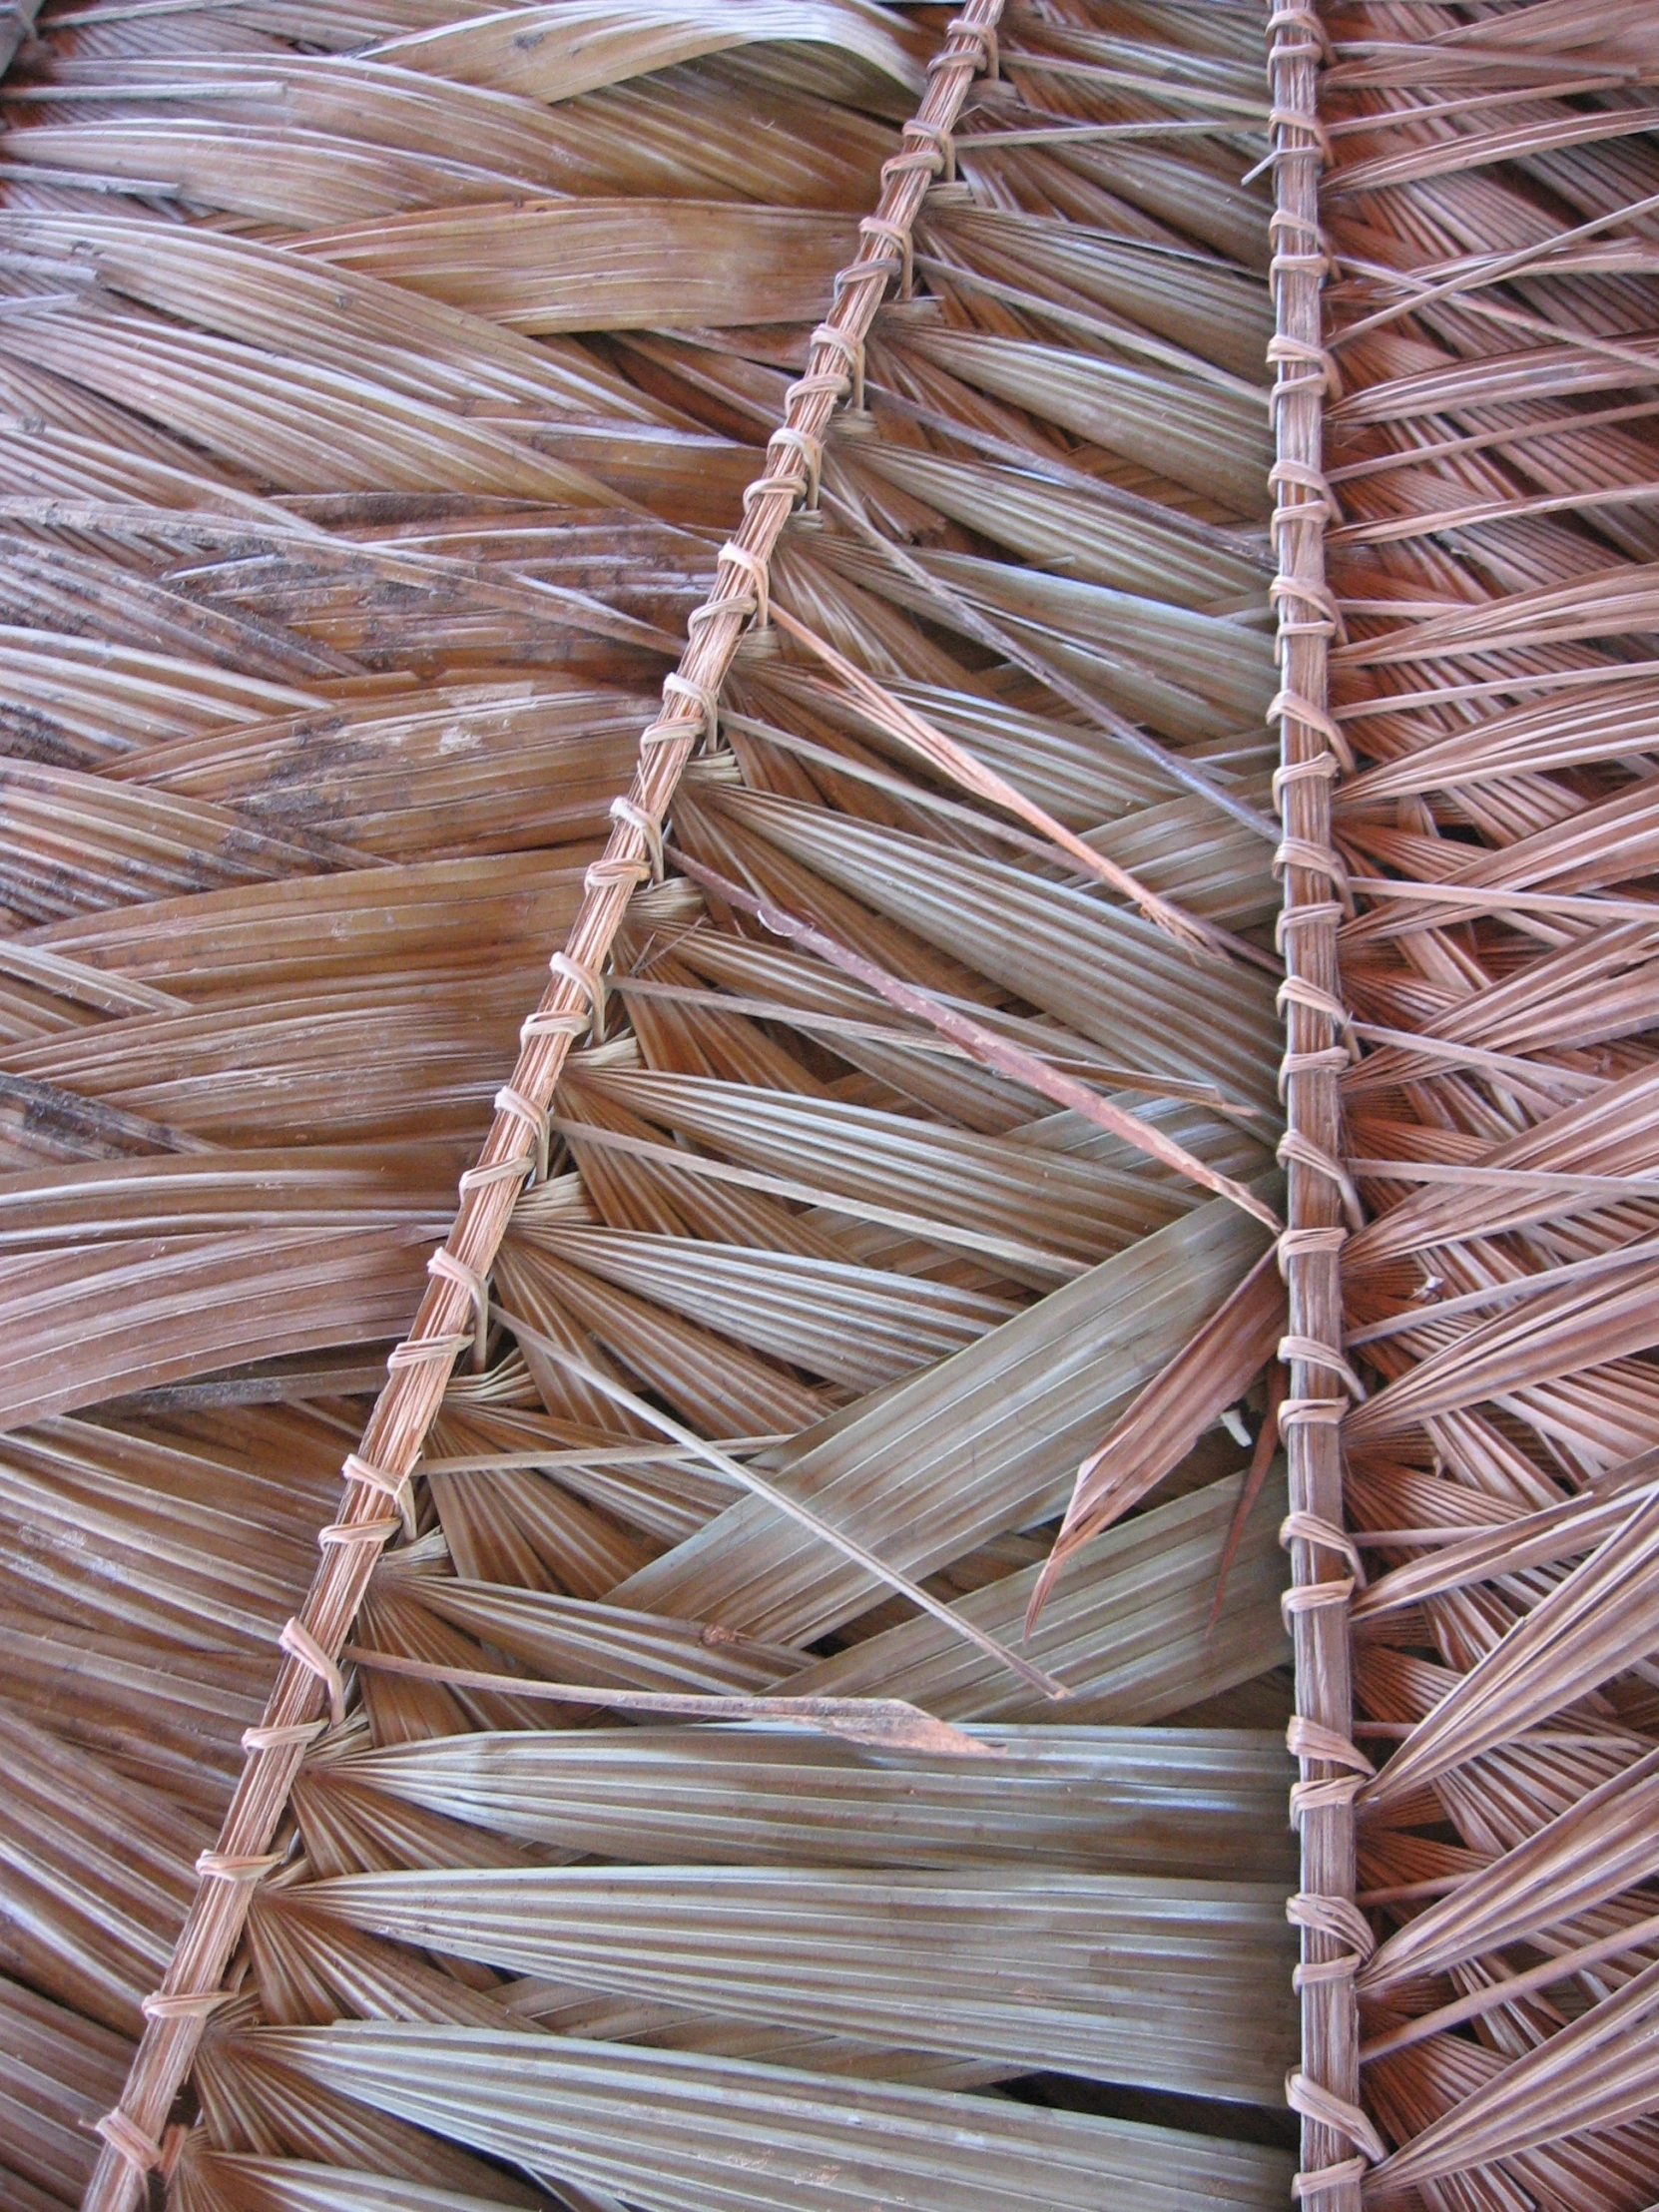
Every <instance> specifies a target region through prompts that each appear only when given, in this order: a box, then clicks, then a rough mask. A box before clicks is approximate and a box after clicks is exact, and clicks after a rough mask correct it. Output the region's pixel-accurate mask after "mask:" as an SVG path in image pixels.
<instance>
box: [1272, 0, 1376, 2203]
mask: <svg viewBox="0 0 1659 2212" xmlns="http://www.w3.org/2000/svg"><path fill="white" fill-rule="evenodd" d="M1269 24H1270V41H1271V43H1270V46H1269V60H1268V70H1269V81H1270V84H1271V87H1272V92H1273V114H1274V129H1275V156H1274V181H1275V202H1276V208H1275V214H1274V217H1273V226H1274V239H1273V243H1274V257H1273V263H1272V277H1273V287H1274V305H1275V319H1276V335H1275V337H1274V340H1273V345H1272V348H1271V354H1270V357H1271V358H1272V359H1273V360H1274V361H1275V362H1276V364H1277V368H1278V382H1277V383H1276V384H1275V386H1274V392H1273V397H1274V401H1275V406H1274V422H1275V429H1276V444H1277V450H1278V461H1277V464H1276V467H1275V470H1274V476H1275V482H1276V488H1277V492H1278V505H1277V507H1276V509H1275V514H1274V540H1275V549H1276V551H1277V553H1278V555H1279V565H1280V574H1279V579H1278V581H1277V583H1276V585H1275V600H1276V603H1277V605H1278V609H1279V639H1280V653H1281V664H1280V665H1281V671H1282V679H1281V680H1282V685H1283V688H1282V690H1281V692H1280V694H1279V700H1278V702H1277V704H1278V705H1279V707H1280V709H1281V715H1280V727H1281V732H1282V753H1281V764H1280V769H1279V774H1278V777H1277V779H1276V783H1275V790H1276V795H1277V796H1279V799H1280V805H1281V807H1282V809H1283V814H1284V822H1285V840H1284V842H1283V844H1282V845H1281V846H1280V852H1279V864H1280V865H1281V866H1282V867H1283V870H1284V877H1285V910H1284V914H1283V916H1282V920H1281V934H1282V939H1283V943H1284V947H1285V965H1286V972H1287V976H1288V979H1289V982H1290V984H1291V986H1292V988H1291V989H1290V990H1289V991H1288V993H1287V1001H1286V1028H1287V1046H1288V1049H1287V1053H1286V1058H1285V1092H1286V1100H1287V1112H1288V1120H1289V1124H1290V1137H1289V1139H1288V1163H1287V1164H1288V1167H1289V1173H1290V1192H1289V1200H1290V1222H1291V1226H1290V1229H1289V1230H1288V1232H1287V1233H1286V1235H1285V1236H1284V1237H1283V1238H1282V1239H1281V1241H1280V1255H1281V1262H1282V1265H1283V1267H1284V1270H1285V1276H1286V1280H1287V1283H1288V1286H1289V1290H1290V1317H1291V1334H1292V1337H1293V1339H1296V1340H1299V1341H1300V1342H1301V1343H1302V1344H1304V1345H1308V1346H1323V1347H1328V1348H1329V1351H1330V1357H1329V1358H1326V1359H1321V1360H1318V1361H1310V1360H1308V1359H1306V1358H1304V1359H1299V1360H1296V1361H1294V1362H1293V1363H1292V1366H1291V1390H1290V1395H1289V1396H1288V1397H1287V1398H1286V1399H1285V1401H1284V1403H1283V1404H1282V1405H1281V1407H1280V1409H1279V1424H1280V1429H1281V1432H1282V1434H1283V1435H1284V1438H1285V1444H1286V1453H1287V1457H1288V1459H1289V1462H1290V1487H1291V1505H1292V1515H1291V1520H1290V1521H1289V1522H1288V1523H1287V1527H1288V1528H1289V1529H1291V1530H1292V1531H1294V1533H1293V1534H1292V1539H1291V1544H1290V1551H1291V1570H1292V1575H1293V1578H1294V1585H1295V1587H1294V1589H1293V1590H1292V1592H1291V1593H1290V1597H1291V1608H1292V1610H1291V1622H1292V1630H1293V1634H1294V1638H1295V1645H1296V1692H1297V1712H1298V1715H1299V1716H1300V1720H1299V1722H1297V1723H1293V1748H1297V1747H1298V1744H1299V1743H1300V1748H1301V1752H1302V1774H1303V1780H1302V1781H1301V1783H1299V1784H1298V1786H1297V1790H1296V1792H1295V1793H1294V1794H1293V1800H1292V1802H1293V1809H1294V1811H1295V1812H1296V1814H1297V1815H1298V1817H1299V1825H1300V1828H1301V1836H1302V1895H1301V1898H1300V1899H1299V1900H1297V1901H1295V1905H1296V1912H1297V1917H1299V1918H1300V1920H1301V1925H1302V1928H1303V1967H1302V1971H1301V1973H1300V1975H1299V1980H1300V1983H1301V1992H1302V2067H1301V2070H1300V2072H1299V2073H1297V2074H1293V2075H1292V2077H1291V2082H1290V2086H1289V2095H1290V2101H1291V2103H1292V2105H1293V2106H1294V2107H1295V2109H1296V2110H1297V2111H1298V2112H1300V2114H1301V2116H1302V2173H1301V2174H1300V2175H1299V2177H1298V2194H1299V2195H1301V2194H1314V2195H1316V2196H1317V2201H1318V2203H1319V2204H1320V2205H1321V2206H1322V2207H1323V2208H1325V2212H1359V2205H1360V2176H1361V2174H1362V2172H1363V2171H1364V2168H1365V2161H1366V2158H1367V2156H1375V2155H1377V2152H1378V2148H1379V2146H1378V2145H1377V2142H1376V2138H1375V2135H1374V2134H1373V2131H1372V2130H1371V2127H1370V2123H1369V2122H1368V2121H1367V2120H1366V2119H1365V2117H1364V2115H1363V2114H1362V2113H1361V2111H1360V2109H1359V2096H1360V2027H1359V2006H1358V2003H1357V2001H1356V1998H1355V1993H1354V1970H1355V1968H1357V1967H1358V1965H1359V1963H1360V1954H1359V1952H1358V1950H1357V1949H1356V1947H1355V1942H1354V1938H1353V1937H1352V1936H1350V1935H1349V1934H1348V1933H1347V1928H1346V1923H1347V1922H1348V1921H1349V1920H1351V1919H1352V1918H1353V1917H1354V1915H1355V1907H1354V1902H1353V1901H1354V1893H1355V1841H1354V1809H1353V1799H1354V1793H1355V1790H1356V1788H1357V1786H1358V1783H1359V1779H1360V1772H1361V1771H1362V1770H1363V1762H1361V1761H1360V1760H1359V1757H1358V1755H1357V1754H1352V1753H1351V1752H1345V1747H1351V1744H1352V1732H1353V1692H1352V1685H1351V1675H1350V1649H1349V1626H1348V1613H1347V1607H1346V1604H1345V1603H1344V1602H1343V1599H1344V1598H1345V1597H1346V1594H1347V1592H1348V1590H1350V1589H1352V1587H1353V1585H1352V1581H1351V1580H1349V1579H1348V1578H1347V1577H1346V1575H1345V1571H1344V1570H1345V1567H1346V1563H1347V1562H1346V1556H1345V1550H1344V1548H1343V1544H1342V1542H1341V1540H1340V1539H1341V1532H1342V1528H1343V1475H1342V1460H1341V1456H1340V1452H1339V1447H1338V1441H1337V1428H1336V1425H1335V1424H1336V1422H1337V1421H1339V1420H1340V1419H1341V1417H1342V1413H1343V1408H1344V1400H1343V1398H1342V1397H1341V1396H1339V1395H1336V1394H1334V1393H1335V1391H1336V1390H1337V1389H1338V1387H1339V1383H1338V1378H1339V1377H1340V1376H1341V1375H1342V1374H1343V1373H1344V1372H1345V1368H1344V1364H1343V1358H1342V1344H1343V1334H1342V1312H1343V1307H1342V1282H1341V1271H1340V1265H1339V1260H1340V1254H1341V1250H1342V1244H1343V1239H1344V1235H1345V1230H1344V1218H1343V1217H1344V1198H1345V1186H1346V1178H1345V1177H1344V1175H1343V1173H1342V1170H1341V1168H1340V1167H1339V1166H1338V1164H1337V1163H1338V1161H1339V1159H1340V1154H1341V1149H1342V1140H1341V1106H1340V1102H1339V1097H1338V1089H1337V1083H1338V1073H1339V1065H1340V1063H1341V1062H1342V1061H1343V1059H1344V1057H1345V1055H1344V1053H1343V1051H1342V1049H1341V1047H1342V1031H1343V1027H1344V1024H1345V1022H1346V1018H1347V1016H1346V1012H1345V1010H1344V1008H1343V1004H1342V997H1341V983H1340V979H1339V975H1338V966H1337V929H1338V924H1339V922H1340V920H1341V918H1342V904H1341V901H1340V899H1339V896H1338V893H1339V892H1341V891H1344V889H1345V886H1344V885H1343V882H1342V879H1341V876H1340V874H1339V872H1338V867H1337V862H1336V860H1335V857H1334V855H1333V851H1332V835H1331V792H1332V785H1333V783H1334V782H1335V780H1336V777H1337V774H1338V772H1339V768H1340V766H1341V759H1340V756H1341V755H1342V754H1344V753H1345V752H1346V745H1345V744H1343V743H1342V742H1341V741H1340V739H1339V733H1338V729H1337V725H1336V724H1335V723H1334V722H1333V721H1332V720H1331V717H1330V714H1329V711H1328V686H1327V669H1328V653H1329V645H1330V640H1331V637H1332V635H1333V632H1334V629H1335V607H1334V603H1333V601H1332V599H1331V594H1330V589H1329V586H1328V585H1327V583H1326V576H1325V527H1326V523H1327V521H1328V519H1329V517H1330V511H1331V508H1330V501H1329V499H1328V497H1327V495H1326V491H1325V485H1324V475H1323V462H1324V412H1325V401H1326V397H1327V394H1328V390H1329V388H1330V386H1331V384H1332V383H1333V382H1334V378H1335V371H1334V370H1333V368H1332V367H1331V364H1330V356H1329V355H1328V354H1327V353H1326V351H1325V345H1324V330H1323V316H1322V312H1321V304H1320V286H1321V282H1322V279H1323V277H1324V276H1325V273H1326V267H1327V264H1326V256H1325V244H1324V237H1323V234H1322V232H1321V229H1320V222H1319V213H1320V189H1319V183H1320V168H1321V163H1322V159H1323V153H1322V149H1323V147H1324V145H1325V143H1326V142H1325V140H1324V138H1323V134H1322V132H1321V130H1320V128H1319V124H1318V118H1317V96H1318V83H1319V62H1320V58H1321V55H1322V52H1324V51H1325V49H1326V37H1325V32H1324V29H1323V26H1322V25H1321V23H1320V20H1319V17H1318V14H1317V12H1316V7H1315V0H1277V4H1276V5H1275V7H1274V9H1273V12H1272V15H1271V17H1270V19H1269ZM1327 1530H1328V1531H1329V1532H1330V1535H1329V1539H1328V1540H1322V1531H1327ZM1298 1730H1301V1731H1302V1732H1303V1733H1302V1734H1301V1735H1300V1737H1299V1736H1298V1735H1297V1733H1296V1732H1297V1731H1298ZM1333 1752H1335V1753H1336V1754H1337V1756H1336V1757H1332V1756H1331V1754H1332V1753H1333Z"/></svg>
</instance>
